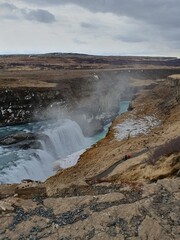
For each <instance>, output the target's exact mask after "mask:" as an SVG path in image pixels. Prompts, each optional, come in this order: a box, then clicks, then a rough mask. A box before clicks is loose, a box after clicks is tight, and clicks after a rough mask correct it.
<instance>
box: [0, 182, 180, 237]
mask: <svg viewBox="0 0 180 240" xmlns="http://www.w3.org/2000/svg"><path fill="white" fill-rule="evenodd" d="M179 187H180V179H179V178H174V179H165V180H159V181H158V182H157V183H152V184H136V185H129V184H128V185H127V184H121V185H118V184H116V185H112V184H104V183H103V184H95V185H93V186H92V189H91V191H89V186H87V192H86V193H85V192H83V193H81V192H77V191H76V190H75V191H74V192H73V191H71V196H70V195H69V194H67V195H66V196H63V197H62V196H60V195H59V196H56V197H50V198H47V197H43V196H40V195H36V196H35V195H34V196H33V197H29V199H22V198H20V197H18V196H17V197H8V198H6V199H3V200H1V201H0V212H1V213H0V236H1V239H4V240H5V239H62V240H63V239H64V240H65V239H82V240H83V239H103V240H104V239H122V240H124V239H137V240H138V239H163V240H164V239H165V240H166V239H167V240H172V239H177V240H178V239H179V237H180V231H179V230H180V229H179V224H180V215H179V214H180V211H179V210H180V195H179ZM84 188H85V186H84Z"/></svg>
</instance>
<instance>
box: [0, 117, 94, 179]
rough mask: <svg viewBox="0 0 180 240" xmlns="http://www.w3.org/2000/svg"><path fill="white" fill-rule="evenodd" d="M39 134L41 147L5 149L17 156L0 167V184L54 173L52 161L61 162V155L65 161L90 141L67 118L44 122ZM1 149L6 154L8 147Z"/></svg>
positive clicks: (77, 126)
mask: <svg viewBox="0 0 180 240" xmlns="http://www.w3.org/2000/svg"><path fill="white" fill-rule="evenodd" d="M42 133H43V136H44V138H43V139H40V142H41V145H42V149H37V150H34V149H28V150H18V151H17V150H13V151H12V152H11V153H9V152H7V154H9V158H12V154H15V155H16V158H15V159H14V161H11V162H10V164H9V165H8V166H7V165H6V166H5V167H4V168H3V167H2V166H1V169H0V183H18V182H20V181H21V180H22V179H33V180H41V181H42V180H45V179H46V178H47V177H48V176H50V175H52V174H53V162H55V161H56V160H59V161H61V159H62V158H63V159H62V161H64V158H65V157H67V156H68V155H70V154H72V153H75V152H78V151H79V150H82V149H85V148H87V147H88V146H90V145H91V143H92V142H91V141H90V139H88V138H85V137H84V135H83V133H82V131H81V128H80V127H79V125H78V124H77V123H76V122H74V121H71V120H69V119H63V120H60V121H58V122H56V123H55V124H52V125H51V124H49V125H47V126H46V127H45V130H44V131H43V132H42ZM3 150H4V153H3ZM1 151H2V154H5V151H7V149H1Z"/></svg>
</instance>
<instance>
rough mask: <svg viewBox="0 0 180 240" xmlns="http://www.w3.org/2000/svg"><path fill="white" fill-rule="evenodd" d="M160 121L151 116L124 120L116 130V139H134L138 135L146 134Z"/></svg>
mask: <svg viewBox="0 0 180 240" xmlns="http://www.w3.org/2000/svg"><path fill="white" fill-rule="evenodd" d="M159 123H160V121H159V120H158V119H157V118H155V117H153V116H146V117H143V118H141V119H138V120H135V119H126V120H125V121H124V122H122V123H121V124H118V125H117V126H116V127H115V129H116V134H115V136H116V139H117V140H122V139H124V138H128V136H131V137H134V136H137V135H139V134H147V133H148V132H149V131H150V129H152V128H153V127H155V126H157V125H158V124H159Z"/></svg>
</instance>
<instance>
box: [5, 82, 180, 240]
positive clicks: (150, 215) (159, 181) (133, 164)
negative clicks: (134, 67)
mask: <svg viewBox="0 0 180 240" xmlns="http://www.w3.org/2000/svg"><path fill="white" fill-rule="evenodd" d="M175 93H176V86H171V85H170V84H169V81H168V80H166V79H165V80H164V81H162V80H160V81H156V84H150V85H149V87H148V88H145V89H143V90H141V91H140V92H139V93H138V94H137V95H136V96H135V97H134V99H133V100H132V102H131V111H128V112H126V113H124V114H122V115H121V116H119V117H117V118H116V119H115V120H114V121H113V123H112V125H111V127H110V129H109V132H108V134H107V136H106V137H105V138H104V139H102V140H101V141H99V142H98V143H96V144H95V145H93V146H92V148H90V149H88V150H87V151H86V152H85V153H83V154H82V155H81V157H80V159H79V161H78V163H77V165H76V166H74V167H71V168H69V169H65V170H61V171H59V172H57V173H56V174H55V175H54V176H52V177H50V178H49V179H47V180H46V181H45V182H44V183H38V182H24V183H21V184H14V185H1V186H0V189H1V192H0V198H1V199H0V236H1V239H51V240H53V239H62V240H63V239H64V240H65V239H103V240H105V239H108V240H109V239H118V240H121V239H122V240H125V239H127V240H139V239H152V240H153V239H163V240H168V239H169V240H172V239H176V240H178V239H179V238H180V228H179V224H180V215H179V213H180V211H179V210H180V205H179V202H180V191H179V190H180V179H179V176H180V152H179V149H180V148H179V144H180V139H179V136H180V127H179V126H180V104H179V100H178V99H177V98H176V94H175Z"/></svg>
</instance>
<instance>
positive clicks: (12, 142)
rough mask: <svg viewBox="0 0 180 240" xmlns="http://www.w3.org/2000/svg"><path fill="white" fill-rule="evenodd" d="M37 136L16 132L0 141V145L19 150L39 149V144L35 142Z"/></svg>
mask: <svg viewBox="0 0 180 240" xmlns="http://www.w3.org/2000/svg"><path fill="white" fill-rule="evenodd" d="M36 139H37V135H36V134H33V133H26V132H18V133H15V134H11V135H8V136H6V137H3V138H1V139H0V145H3V146H7V147H18V148H21V149H27V148H30V147H31V148H40V143H39V142H37V141H36Z"/></svg>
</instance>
